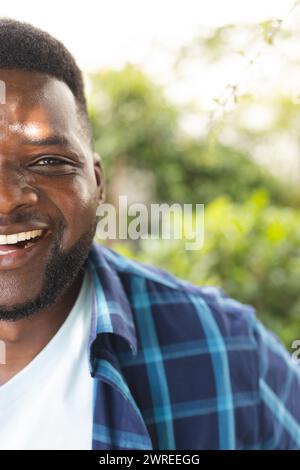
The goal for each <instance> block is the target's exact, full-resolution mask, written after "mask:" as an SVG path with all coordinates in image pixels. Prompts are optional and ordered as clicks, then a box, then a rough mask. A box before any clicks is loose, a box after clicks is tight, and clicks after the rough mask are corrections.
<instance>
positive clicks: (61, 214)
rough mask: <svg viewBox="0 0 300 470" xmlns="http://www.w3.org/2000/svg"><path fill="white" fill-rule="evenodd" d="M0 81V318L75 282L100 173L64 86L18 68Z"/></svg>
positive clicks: (90, 234) (92, 224) (2, 75)
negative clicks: (0, 90)
mask: <svg viewBox="0 0 300 470" xmlns="http://www.w3.org/2000/svg"><path fill="white" fill-rule="evenodd" d="M0 80H2V81H3V82H4V83H5V86H6V103H5V104H3V105H0V113H1V114H2V116H3V119H2V121H0V122H1V124H0V286H1V289H0V318H1V312H2V311H5V310H7V311H9V310H11V311H13V309H14V308H16V307H17V310H15V312H17V311H18V312H19V314H18V315H19V316H20V312H21V311H22V307H24V308H23V311H25V310H26V308H25V307H26V305H27V306H28V305H29V304H31V305H32V308H31V310H33V311H34V309H37V306H38V305H40V306H43V305H44V304H43V302H44V303H45V299H44V301H43V300H41V298H40V299H39V301H38V302H37V299H38V298H39V297H41V296H43V295H44V294H45V293H47V296H48V297H47V298H48V300H47V301H46V303H47V302H48V303H49V294H51V295H52V297H53V300H54V297H55V296H54V292H53V291H54V290H55V291H62V290H63V288H64V287H66V286H67V285H70V284H71V283H72V282H73V281H75V279H76V276H77V275H78V272H79V269H80V267H81V266H82V263H83V261H84V259H86V256H87V253H88V249H89V246H90V244H91V242H92V238H93V235H94V232H95V224H96V208H97V205H98V201H99V197H100V192H101V188H102V174H101V169H100V164H99V161H98V159H96V157H94V154H93V152H92V150H91V148H90V144H89V139H88V137H87V136H86V134H85V132H84V130H83V127H82V123H81V119H82V118H80V117H79V113H78V111H77V105H76V101H75V98H74V96H73V94H72V92H71V91H70V89H69V88H68V86H67V85H66V84H65V83H63V82H61V81H59V80H57V79H56V78H52V77H50V76H48V75H45V74H40V73H36V72H27V71H26V72H25V71H21V70H0ZM9 235H10V236H9ZM29 239H30V240H29ZM17 242H18V243H17ZM53 278H55V279H53ZM60 283H63V286H61V285H60ZM49 289H50V291H49ZM51 295H50V297H51ZM44 297H45V295H44ZM34 305H35V307H34ZM33 311H32V312H30V313H33ZM18 315H17V314H16V316H18ZM12 318H13V315H12Z"/></svg>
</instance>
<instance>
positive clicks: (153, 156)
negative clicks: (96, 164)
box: [89, 65, 294, 204]
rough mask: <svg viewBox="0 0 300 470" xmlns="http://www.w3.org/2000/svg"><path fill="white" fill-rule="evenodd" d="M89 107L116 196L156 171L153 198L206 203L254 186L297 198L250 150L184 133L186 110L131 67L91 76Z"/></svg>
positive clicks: (284, 200) (277, 196) (281, 200)
mask: <svg viewBox="0 0 300 470" xmlns="http://www.w3.org/2000/svg"><path fill="white" fill-rule="evenodd" d="M89 112H90V117H91V121H92V125H93V132H94V138H95V147H96V149H97V151H98V152H99V153H100V155H102V157H103V160H104V166H105V170H106V174H107V179H108V181H109V182H110V184H109V185H108V194H109V199H110V200H114V199H115V197H116V194H112V193H113V192H114V193H116V192H119V191H120V190H121V191H122V192H123V194H130V193H131V192H132V191H134V189H136V187H137V185H138V184H140V185H141V186H142V185H143V179H144V182H145V185H147V183H148V180H149V175H151V180H152V186H151V188H152V190H151V194H150V195H149V196H148V199H149V200H150V201H168V202H186V203H188V202H189V203H204V204H206V203H207V202H209V201H212V200H213V199H214V198H215V197H218V196H219V195H220V194H224V193H225V194H227V195H229V196H230V197H231V198H232V199H233V200H234V201H245V200H247V197H248V196H249V194H251V193H252V191H253V190H254V189H257V188H266V189H267V190H268V192H269V194H270V200H271V201H272V202H275V203H278V204H292V203H294V198H293V197H291V195H290V194H289V193H287V192H286V191H285V190H284V188H283V187H282V186H281V185H280V184H279V182H278V181H276V180H275V179H274V178H272V177H271V176H270V175H269V174H268V173H267V172H266V171H264V170H263V169H262V168H261V167H260V166H258V165H257V164H255V163H254V162H253V161H251V159H250V158H249V157H248V155H247V153H246V152H242V151H239V150H237V149H236V148H230V147H228V146H225V145H222V144H220V143H218V142H216V143H215V144H214V145H212V146H211V145H208V144H207V143H206V142H203V141H202V142H201V141H199V140H196V139H191V138H187V137H186V136H185V135H183V133H182V132H181V130H180V126H179V118H180V112H181V111H180V109H178V108H176V107H175V106H174V105H171V104H170V103H169V102H168V101H167V100H166V98H165V97H164V92H163V89H162V88H160V87H159V86H157V85H156V84H154V83H153V82H152V81H151V80H150V79H149V78H148V77H147V76H146V75H145V74H144V73H143V72H142V71H141V70H139V69H137V68H135V67H133V66H130V65H128V66H127V67H125V68H124V69H123V70H120V71H112V70H106V71H102V72H100V73H97V74H94V75H93V76H92V93H91V95H90V98H89ZM136 170H138V171H137V172H136ZM124 174H125V177H124ZM120 178H122V185H121V187H120V184H118V179H120ZM136 179H137V180H138V181H136ZM124 180H125V184H124Z"/></svg>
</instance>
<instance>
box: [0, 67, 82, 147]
mask: <svg viewBox="0 0 300 470" xmlns="http://www.w3.org/2000/svg"><path fill="white" fill-rule="evenodd" d="M0 80H1V82H2V84H4V88H5V96H4V97H5V103H4V104H1V105H0V106H1V115H2V119H3V123H4V124H5V127H6V133H5V135H6V136H7V137H9V136H11V135H12V134H14V136H15V138H16V137H17V136H18V135H20V134H22V136H23V137H24V134H29V136H30V135H32V134H38V136H40V135H39V134H41V133H42V134H45V133H46V134H48V133H49V134H50V133H53V132H55V133H58V132H59V133H60V134H72V133H77V131H78V128H79V120H78V114H77V109H76V101H75V98H74V96H73V94H72V92H71V90H70V89H69V87H68V86H67V85H66V84H65V83H64V82H62V81H60V80H58V79H56V78H54V77H50V76H48V75H46V74H41V73H37V72H27V71H20V70H0Z"/></svg>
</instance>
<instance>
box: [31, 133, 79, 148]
mask: <svg viewBox="0 0 300 470" xmlns="http://www.w3.org/2000/svg"><path fill="white" fill-rule="evenodd" d="M22 144H27V145H34V146H36V147H49V146H53V145H60V146H62V147H70V146H71V144H70V142H69V140H68V139H67V138H66V137H64V136H62V135H52V136H49V137H45V138H44V139H24V140H23V141H22Z"/></svg>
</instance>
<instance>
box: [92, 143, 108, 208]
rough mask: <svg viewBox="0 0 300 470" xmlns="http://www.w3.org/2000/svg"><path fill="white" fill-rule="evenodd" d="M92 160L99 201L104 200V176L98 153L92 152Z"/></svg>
mask: <svg viewBox="0 0 300 470" xmlns="http://www.w3.org/2000/svg"><path fill="white" fill-rule="evenodd" d="M93 162H94V172H95V178H96V182H97V187H98V190H99V203H101V202H104V201H105V197H106V187H105V178H104V172H103V166H102V160H101V157H100V155H99V154H98V153H96V152H94V153H93Z"/></svg>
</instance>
